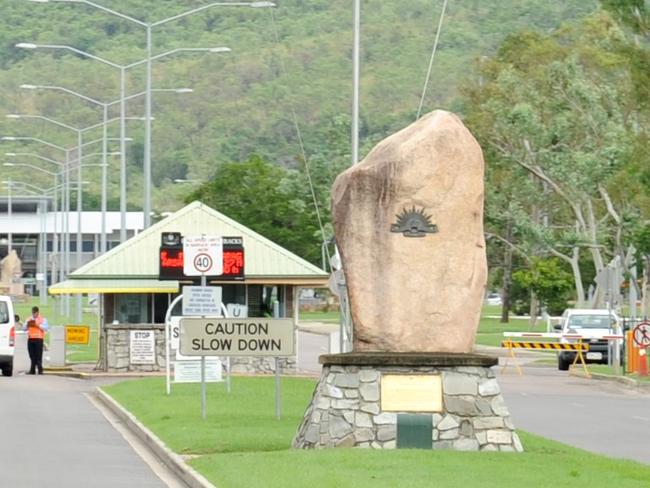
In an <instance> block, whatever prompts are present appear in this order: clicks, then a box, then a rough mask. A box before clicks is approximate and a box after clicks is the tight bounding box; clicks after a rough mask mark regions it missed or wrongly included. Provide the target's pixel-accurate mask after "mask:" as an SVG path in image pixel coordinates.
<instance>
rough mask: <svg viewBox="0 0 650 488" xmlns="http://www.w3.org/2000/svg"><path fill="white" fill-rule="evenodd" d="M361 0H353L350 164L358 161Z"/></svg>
mask: <svg viewBox="0 0 650 488" xmlns="http://www.w3.org/2000/svg"><path fill="white" fill-rule="evenodd" d="M360 30H361V0H354V42H353V49H352V65H353V68H352V72H353V76H352V78H353V81H352V84H353V89H352V92H353V94H352V166H354V165H355V164H357V163H358V162H359V50H360V49H359V43H360V41H359V37H360V33H359V31H360Z"/></svg>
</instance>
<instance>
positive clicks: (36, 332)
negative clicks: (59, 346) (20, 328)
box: [27, 315, 45, 339]
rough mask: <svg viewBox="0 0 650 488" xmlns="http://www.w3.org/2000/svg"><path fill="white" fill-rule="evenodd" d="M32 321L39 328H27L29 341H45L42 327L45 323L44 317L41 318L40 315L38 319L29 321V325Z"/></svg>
mask: <svg viewBox="0 0 650 488" xmlns="http://www.w3.org/2000/svg"><path fill="white" fill-rule="evenodd" d="M30 321H34V322H36V325H37V326H36V327H31V326H28V327H27V337H28V338H29V339H43V338H45V332H43V330H42V329H41V327H40V326H41V324H42V323H43V317H41V316H40V315H39V316H38V317H36V318H33V317H32V318H31V319H29V320H28V321H27V324H29V323H30Z"/></svg>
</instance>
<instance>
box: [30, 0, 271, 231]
mask: <svg viewBox="0 0 650 488" xmlns="http://www.w3.org/2000/svg"><path fill="white" fill-rule="evenodd" d="M31 1H33V2H37V3H49V0H31ZM57 1H58V2H67V3H83V4H85V5H88V6H90V7H93V8H96V9H98V10H101V11H103V12H105V13H108V14H111V15H114V16H116V17H119V18H121V19H123V20H127V21H129V22H132V23H134V24H137V25H138V26H140V27H144V28H145V29H146V43H147V47H146V51H147V59H146V63H147V75H146V76H147V81H146V85H147V90H146V95H145V97H146V99H145V111H146V115H145V117H146V121H145V143H144V162H143V166H144V167H143V176H144V205H143V212H144V227H145V229H146V228H148V227H150V226H151V76H152V75H151V61H152V60H153V59H155V58H156V57H157V56H156V57H152V39H151V38H152V29H153V28H154V27H157V26H159V25H163V24H166V23H168V22H171V21H174V20H178V19H181V18H184V17H187V16H189V15H192V14H195V13H198V12H202V11H204V10H207V9H209V8H212V7H252V8H266V7H275V3H273V2H267V1H259V2H213V3H209V4H206V5H202V6H200V7H197V8H194V9H191V10H188V11H186V12H183V13H180V14H177V15H173V16H171V17H168V18H166V19H162V20H159V21H156V22H143V21H142V20H138V19H136V18H134V17H131V16H129V15H126V14H123V13H121V12H118V11H117V10H113V9H111V8H108V7H105V6H103V5H99V4H97V3H94V2H92V1H90V0H57Z"/></svg>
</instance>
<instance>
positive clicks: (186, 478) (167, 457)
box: [95, 388, 215, 488]
mask: <svg viewBox="0 0 650 488" xmlns="http://www.w3.org/2000/svg"><path fill="white" fill-rule="evenodd" d="M95 394H96V396H97V399H98V400H99V401H100V402H102V404H104V405H105V406H106V407H107V408H108V409H109V410H110V411H111V412H113V414H115V415H116V416H117V417H118V418H119V419H120V420H121V421H122V422H123V423H124V425H125V426H126V427H128V428H129V429H130V430H131V432H133V433H134V434H135V435H136V436H137V437H138V438H139V439H140V440H141V441H142V442H143V443H144V444H145V445H146V446H147V447H148V448H149V449H151V451H152V452H153V453H155V454H156V456H158V458H160V460H161V461H162V462H163V463H164V464H165V465H166V466H167V467H168V468H169V469H171V470H172V471H173V472H174V473H175V474H176V476H178V477H179V478H180V479H181V480H183V482H184V483H185V484H186V485H187V486H189V487H190V488H215V486H214V485H213V484H212V483H210V482H209V481H208V480H207V479H206V478H205V477H204V476H203V475H201V474H200V473H199V472H198V471H196V470H195V469H194V468H192V467H191V466H189V465H188V464H187V463H186V462H185V461H184V460H183V458H182V457H181V456H179V455H178V454H176V453H175V452H173V451H172V450H171V449H169V448H168V447H167V446H166V445H165V443H164V442H162V441H161V440H160V439H159V438H158V437H157V436H156V435H155V434H154V433H153V432H151V431H150V430H149V429H147V428H146V427H145V426H144V425H143V424H142V423H141V422H140V421H139V420H138V419H137V418H136V417H135V416H134V415H133V414H132V413H131V412H129V411H128V410H126V409H125V408H124V407H122V405H120V404H119V403H117V402H116V401H115V400H113V398H112V397H111V396H109V395H108V394H107V393H105V392H104V391H102V390H101V389H100V388H96V390H95Z"/></svg>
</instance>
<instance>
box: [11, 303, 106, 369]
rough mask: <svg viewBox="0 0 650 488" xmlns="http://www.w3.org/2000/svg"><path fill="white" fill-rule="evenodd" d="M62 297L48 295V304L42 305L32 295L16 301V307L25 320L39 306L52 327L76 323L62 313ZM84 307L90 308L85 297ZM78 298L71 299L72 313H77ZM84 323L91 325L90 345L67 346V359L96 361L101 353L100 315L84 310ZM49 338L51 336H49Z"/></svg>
mask: <svg viewBox="0 0 650 488" xmlns="http://www.w3.org/2000/svg"><path fill="white" fill-rule="evenodd" d="M59 300H60V298H56V299H55V298H52V297H48V299H47V305H41V303H40V298H38V297H31V298H30V299H29V300H27V301H25V302H14V309H15V310H16V313H17V314H18V315H20V320H21V321H23V322H24V321H25V319H27V318H28V317H29V316H30V315H31V313H32V307H33V306H37V307H38V308H39V309H40V311H41V314H42V315H43V316H44V317H46V318H47V321H48V323H49V324H50V327H54V326H60V325H76V322H75V321H74V320H73V319H72V317H68V316H66V315H65V314H62V313H60V310H61V307H60V306H59ZM83 300H84V301H83V308H84V309H87V308H88V303H87V301H88V299H87V298H85V297H84V299H83ZM76 303H77V302H76V298H75V297H72V298H71V299H70V310H71V313H72V314H76V312H75V310H76V306H77V305H76ZM82 317H83V323H82V325H88V326H90V343H89V344H88V345H76V344H70V345H68V346H67V361H68V362H94V361H97V357H98V354H99V348H98V345H97V340H98V338H97V329H98V324H99V317H98V315H97V314H94V313H89V312H86V311H84V312H83V315H82ZM47 339H49V338H47ZM47 339H46V340H47Z"/></svg>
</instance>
